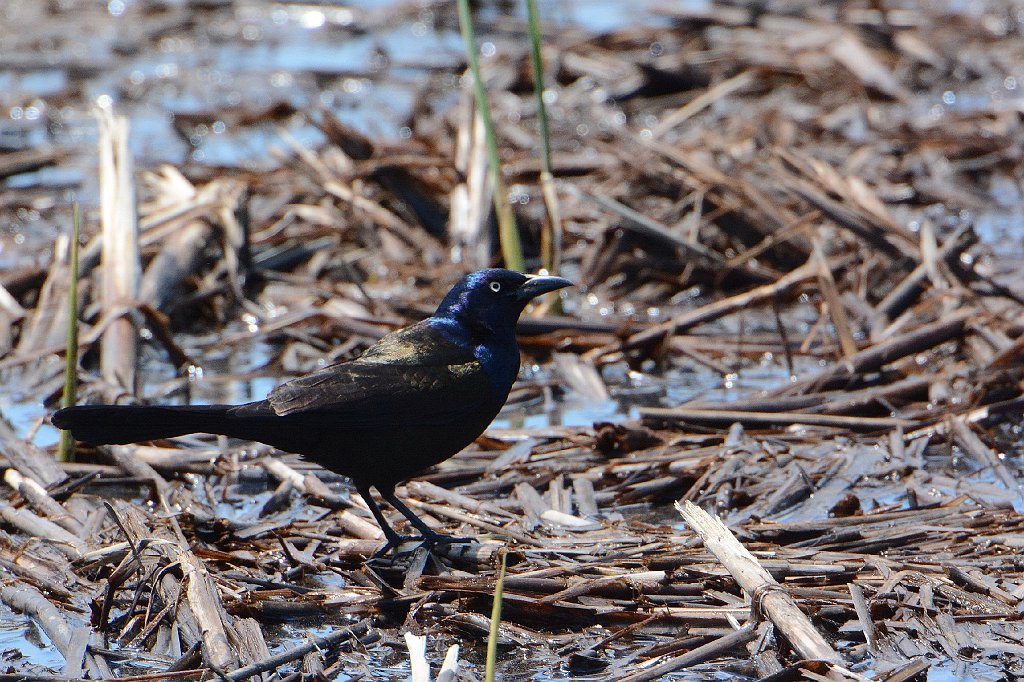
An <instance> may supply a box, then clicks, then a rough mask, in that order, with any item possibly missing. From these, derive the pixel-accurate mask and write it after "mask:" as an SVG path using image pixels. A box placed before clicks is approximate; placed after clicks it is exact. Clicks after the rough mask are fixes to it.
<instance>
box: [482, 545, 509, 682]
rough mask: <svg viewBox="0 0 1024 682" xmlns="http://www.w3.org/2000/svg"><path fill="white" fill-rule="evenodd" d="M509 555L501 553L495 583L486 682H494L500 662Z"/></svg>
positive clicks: (485, 674)
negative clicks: (500, 626)
mask: <svg viewBox="0 0 1024 682" xmlns="http://www.w3.org/2000/svg"><path fill="white" fill-rule="evenodd" d="M507 559H508V553H507V552H502V553H501V567H500V568H499V569H498V579H497V580H496V581H495V582H494V603H493V604H492V605H491V630H490V633H489V634H488V636H487V665H486V667H485V668H484V680H485V682H494V676H495V674H496V672H497V671H496V670H495V668H496V666H497V662H498V626H499V625H501V598H502V596H503V595H504V593H505V562H506V560H507Z"/></svg>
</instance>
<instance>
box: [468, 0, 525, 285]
mask: <svg viewBox="0 0 1024 682" xmlns="http://www.w3.org/2000/svg"><path fill="white" fill-rule="evenodd" d="M459 28H460V30H461V31H462V40H463V42H464V43H465V44H466V60H467V61H468V63H469V71H470V73H471V74H472V75H473V95H474V99H475V100H476V109H477V114H478V115H479V116H480V120H481V122H482V123H483V126H484V137H485V138H486V141H487V163H488V166H489V170H490V175H491V186H492V187H493V190H494V211H495V213H496V214H497V216H498V238H499V241H500V242H501V255H502V258H504V259H505V267H507V268H509V269H511V270H518V271H520V272H522V271H523V268H524V266H523V247H522V243H521V242H520V240H519V228H518V227H517V226H516V218H515V214H513V213H512V204H511V203H509V198H508V190H507V189H506V188H505V180H504V178H503V177H502V174H501V159H500V157H499V155H498V140H497V137H496V136H495V132H494V121H493V119H492V118H491V109H490V105H489V104H488V102H487V91H486V89H485V88H484V79H483V75H482V74H481V73H480V60H479V59H478V58H477V54H476V53H477V50H476V35H475V33H474V31H473V17H472V15H471V13H470V11H469V0H459Z"/></svg>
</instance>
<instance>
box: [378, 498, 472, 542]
mask: <svg viewBox="0 0 1024 682" xmlns="http://www.w3.org/2000/svg"><path fill="white" fill-rule="evenodd" d="M377 490H378V491H380V496H381V497H383V498H384V499H385V500H386V501H387V503H388V504H390V505H391V506H392V507H394V508H395V509H397V510H398V511H400V512H402V516H404V517H405V518H407V519H409V523H411V524H412V525H413V526H414V527H415V528H416V530H418V531H419V532H420V534H421V535H422V536H423V539H424V540H425V541H426V542H427V544H431V545H443V544H448V545H450V544H454V543H458V542H476V538H459V537H454V536H451V535H443V534H441V533H438V532H437V531H436V530H434V529H433V528H431V527H430V526H428V525H427V524H425V523H424V522H423V519H421V518H420V517H418V516H416V515H415V514H413V512H412V510H411V509H409V508H408V507H407V506H405V503H404V502H402V501H401V500H400V499H398V498H397V497H396V496H395V489H394V488H388V489H386V490H385V489H382V488H381V487H380V486H377Z"/></svg>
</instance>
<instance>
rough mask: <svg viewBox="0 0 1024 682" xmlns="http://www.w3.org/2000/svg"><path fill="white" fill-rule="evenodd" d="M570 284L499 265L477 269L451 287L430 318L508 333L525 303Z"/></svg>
mask: <svg viewBox="0 0 1024 682" xmlns="http://www.w3.org/2000/svg"><path fill="white" fill-rule="evenodd" d="M571 285H572V282H570V281H569V280H567V279H563V278H561V277H549V276H542V275H524V274H522V273H519V272H515V271H513V270H502V269H499V268H491V269H488V270H478V271H476V272H474V273H472V274H469V275H466V276H465V277H463V278H462V280H461V281H460V282H459V283H458V284H456V285H455V286H454V287H452V289H451V291H449V292H448V295H447V296H445V297H444V300H443V301H441V305H439V306H438V307H437V311H436V312H435V313H434V317H440V318H446V319H450V320H455V321H457V322H460V323H462V324H465V325H467V326H469V327H470V328H471V329H474V330H476V331H482V330H488V331H490V332H492V333H497V332H505V331H509V332H510V331H512V329H513V328H514V327H515V323H516V320H518V319H519V315H520V314H521V313H522V312H523V309H524V308H525V307H526V304H527V303H529V302H530V301H532V300H533V299H534V298H536V297H538V296H540V295H541V294H546V293H548V292H549V291H555V290H556V289H561V288H563V287H567V286H571Z"/></svg>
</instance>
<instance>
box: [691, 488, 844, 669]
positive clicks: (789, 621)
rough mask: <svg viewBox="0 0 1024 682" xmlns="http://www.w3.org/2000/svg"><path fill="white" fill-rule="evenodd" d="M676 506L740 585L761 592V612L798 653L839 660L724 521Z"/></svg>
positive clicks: (692, 507) (808, 657)
mask: <svg viewBox="0 0 1024 682" xmlns="http://www.w3.org/2000/svg"><path fill="white" fill-rule="evenodd" d="M676 509H678V510H679V513H680V514H682V515H683V518H684V519H686V522H687V523H688V524H690V527H691V528H693V530H694V532H696V533H697V535H699V536H700V538H701V540H702V541H703V542H704V546H705V547H706V548H707V549H708V551H710V552H711V553H712V554H714V555H715V558H717V559H718V560H719V561H720V562H721V563H722V565H723V566H725V568H726V569H727V570H728V571H729V573H730V574H732V576H733V577H734V578H735V579H736V582H737V583H739V585H740V587H742V588H743V589H744V590H746V591H747V592H748V593H749V594H750V595H752V596H754V595H761V600H760V601H761V609H762V611H763V612H764V614H765V615H766V616H768V618H769V619H770V620H771V621H772V623H774V624H775V627H776V628H778V629H779V631H780V632H781V633H782V634H783V635H785V636H786V639H788V640H789V642H790V644H792V645H793V648H794V649H796V650H797V651H798V652H799V653H800V655H801V656H803V657H804V658H807V659H812V660H822V661H830V662H832V663H841V662H842V658H841V657H840V656H839V654H838V653H837V652H836V650H835V649H833V648H832V647H831V645H829V643H828V642H827V641H825V638H824V637H822V636H821V634H820V633H819V632H818V631H817V630H815V629H814V625H812V624H811V621H810V620H809V619H808V618H807V616H805V615H804V613H803V611H801V610H800V608H799V607H798V606H797V605H796V602H794V601H793V598H792V597H790V596H789V593H788V592H786V591H785V590H784V589H782V587H781V586H780V585H779V584H778V583H777V582H776V581H775V579H774V578H772V576H771V575H770V574H769V573H768V571H766V570H764V568H762V567H761V564H759V563H758V561H757V559H756V558H754V555H753V554H751V553H750V552H748V551H747V549H746V548H745V547H744V546H743V545H741V544H740V543H739V541H738V540H737V539H736V538H735V537H734V536H733V534H732V533H730V532H729V529H728V528H726V526H725V524H723V523H722V522H721V521H720V520H719V519H718V518H716V517H713V516H711V515H710V514H708V513H707V512H706V511H704V510H703V509H701V508H700V507H698V506H697V505H695V504H693V503H692V502H689V501H686V502H684V503H683V504H679V503H678V502H677V503H676Z"/></svg>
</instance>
